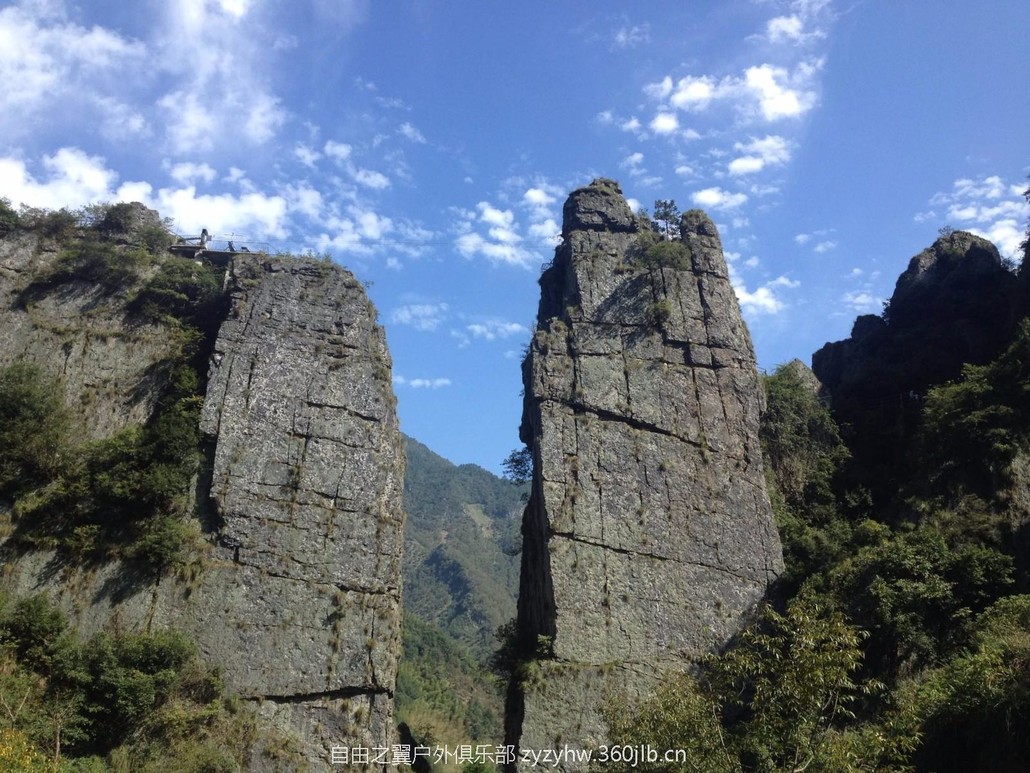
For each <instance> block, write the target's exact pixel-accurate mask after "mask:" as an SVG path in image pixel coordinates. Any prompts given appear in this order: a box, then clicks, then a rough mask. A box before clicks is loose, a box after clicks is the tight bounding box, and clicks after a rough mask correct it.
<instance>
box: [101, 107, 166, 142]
mask: <svg viewBox="0 0 1030 773" xmlns="http://www.w3.org/2000/svg"><path fill="white" fill-rule="evenodd" d="M96 105H97V107H98V109H99V110H100V131H101V133H102V134H103V135H104V136H105V137H106V138H107V139H109V140H112V141H114V142H121V141H125V140H138V139H139V138H141V137H148V136H150V134H151V133H152V131H153V129H152V128H151V125H150V122H149V121H148V120H147V118H146V116H145V115H143V113H141V112H140V111H139V110H137V109H135V108H134V107H132V106H131V105H128V104H126V103H124V102H122V101H120V100H119V99H116V98H114V97H97V98H96Z"/></svg>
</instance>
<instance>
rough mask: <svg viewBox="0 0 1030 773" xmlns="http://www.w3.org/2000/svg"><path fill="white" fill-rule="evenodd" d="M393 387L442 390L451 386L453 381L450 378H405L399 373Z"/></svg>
mask: <svg viewBox="0 0 1030 773" xmlns="http://www.w3.org/2000/svg"><path fill="white" fill-rule="evenodd" d="M393 385H394V386H395V387H408V388H409V389H442V388H443V387H449V386H451V380H450V379H449V378H405V377H404V376H402V375H400V374H399V373H395V374H394V376H393Z"/></svg>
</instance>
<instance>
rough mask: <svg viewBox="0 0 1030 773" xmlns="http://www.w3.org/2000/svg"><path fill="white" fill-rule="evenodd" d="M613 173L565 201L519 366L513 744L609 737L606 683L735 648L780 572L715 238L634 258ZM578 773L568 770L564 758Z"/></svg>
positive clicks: (698, 219)
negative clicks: (527, 494)
mask: <svg viewBox="0 0 1030 773" xmlns="http://www.w3.org/2000/svg"><path fill="white" fill-rule="evenodd" d="M637 227H638V226H637V224H636V221H635V219H634V218H633V216H632V213H631V212H630V210H629V207H628V205H627V204H626V202H625V200H624V199H623V197H622V194H621V191H620V190H619V187H618V185H617V184H616V183H614V182H612V181H609V180H596V181H594V183H592V184H591V185H590V186H588V187H586V188H583V189H580V190H577V191H575V192H573V193H572V195H571V196H570V197H569V199H568V202H567V203H566V205H565V227H564V229H563V236H564V239H563V242H562V244H561V246H559V247H558V249H557V251H556V254H555V259H554V262H553V264H552V265H551V266H550V267H549V268H547V269H546V270H545V272H544V274H543V275H542V276H541V278H540V285H541V301H540V309H539V314H538V321H537V329H536V332H535V335H534V337H533V340H532V342H531V346H530V350H529V354H528V356H527V358H526V360H525V362H524V364H523V378H524V381H525V408H524V413H523V423H522V428H521V435H522V439H523V441H524V442H525V443H526V444H527V445H528V446H529V447H530V448H531V450H532V452H533V459H534V476H533V487H532V494H531V498H530V501H529V504H528V505H527V508H526V511H525V515H524V522H523V539H524V545H523V554H522V574H521V590H520V597H519V612H518V629H519V638H520V646H521V648H522V651H523V653H527V661H526V662H524V663H523V665H522V666H521V667H520V669H518V672H517V674H516V678H515V679H514V680H513V683H512V688H511V691H510V693H509V707H508V718H507V725H508V728H507V734H508V742H509V743H515V744H516V745H518V746H520V747H521V748H524V749H555V748H561V747H562V746H563V745H565V744H568V745H570V746H572V747H579V748H587V747H590V746H592V745H595V744H600V743H603V742H604V740H605V727H604V722H603V719H602V717H601V715H600V708H601V705H602V702H603V701H604V699H605V696H606V695H609V694H616V695H618V694H623V693H624V694H625V695H627V696H628V697H630V698H632V697H636V696H639V695H643V694H646V693H647V692H648V691H649V690H650V689H651V688H652V687H653V685H654V684H655V682H656V680H657V679H659V678H660V677H661V675H662V674H663V673H665V672H668V671H670V670H677V669H684V668H688V667H689V666H690V664H691V662H692V660H694V659H696V658H698V657H699V656H701V655H703V654H705V653H708V652H711V651H713V650H715V649H717V648H719V647H721V646H723V645H725V644H726V643H727V641H728V640H729V639H730V638H731V637H732V636H733V635H734V634H735V633H737V632H738V631H739V630H740V628H741V626H742V625H743V624H744V622H745V621H746V619H747V618H748V615H749V613H750V612H751V610H752V609H753V607H754V606H755V604H756V603H757V602H758V601H759V600H761V599H762V597H763V596H764V594H765V593H766V590H767V588H768V587H769V584H770V583H771V582H772V581H773V580H774V579H775V578H776V577H777V575H778V573H779V572H780V571H781V569H782V553H781V549H780V543H779V537H778V535H777V532H776V527H775V525H774V522H773V516H772V510H771V507H770V505H769V499H768V495H767V493H766V488H765V480H764V477H763V472H762V459H761V452H760V449H759V441H758V420H759V412H760V409H761V400H762V398H761V395H762V392H761V388H760V386H759V383H758V375H757V371H756V368H755V359H754V353H753V350H752V346H751V341H750V337H749V335H748V332H747V329H746V327H745V325H744V322H743V320H742V318H741V315H740V310H739V307H738V305H737V301H736V298H735V296H734V293H733V288H732V287H731V286H730V282H729V277H728V274H727V269H726V264H725V260H724V258H723V254H722V247H721V244H720V241H719V236H718V232H717V231H716V228H715V226H714V224H713V223H712V222H711V220H709V219H708V217H707V216H706V215H704V213H701V212H698V211H691V212H688V213H686V214H685V215H684V216H683V219H682V223H681V233H682V234H683V241H682V247H684V248H685V250H683V251H681V252H680V253H679V254H680V255H681V256H685V257H681V258H680V259H679V261H678V262H677V261H672V263H673V264H674V265H669V266H660V265H655V264H654V261H651V263H650V264H649V266H650V267H644V266H643V265H641V263H642V261H641V260H640V259H639V255H638V252H639V250H640V247H639V240H638V235H637V233H636V230H637ZM568 769H575V767H574V766H569V768H568Z"/></svg>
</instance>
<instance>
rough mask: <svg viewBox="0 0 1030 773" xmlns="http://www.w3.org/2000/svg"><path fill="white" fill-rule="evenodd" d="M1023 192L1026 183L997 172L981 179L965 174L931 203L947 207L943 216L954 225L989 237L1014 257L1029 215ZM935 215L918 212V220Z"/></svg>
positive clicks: (1024, 236) (936, 195) (1023, 234)
mask: <svg viewBox="0 0 1030 773" xmlns="http://www.w3.org/2000/svg"><path fill="white" fill-rule="evenodd" d="M1022 192H1023V185H1021V184H1017V183H1009V182H1006V181H1005V180H1003V179H1002V178H1001V177H999V176H998V175H991V176H989V177H984V178H982V179H979V180H974V179H970V178H965V177H964V178H960V179H958V180H956V181H955V182H954V184H953V185H952V189H951V191H948V192H946V193H937V194H935V195H934V196H933V197H932V198H931V199H930V204H931V205H932V206H935V207H944V208H946V214H945V216H944V217H946V218H947V219H948V220H949V221H951V223H950V224H951V225H952V226H954V227H956V228H963V229H965V230H967V231H971V232H972V233H975V234H978V235H980V236H983V237H984V238H986V239H990V240H991V241H992V242H994V243H995V244H996V245H997V246H998V249H999V250H1000V251H1001V253H1002V254H1003V255H1006V256H1009V257H1012V256H1014V255H1016V254H1018V252H1019V248H1020V244H1021V243H1022V241H1023V239H1024V238H1026V234H1025V231H1024V230H1023V224H1025V223H1026V220H1027V217H1028V216H1030V206H1028V204H1027V202H1026V201H1025V199H1024V198H1023V195H1022ZM933 215H934V212H933V211H931V212H928V213H919V214H917V215H916V218H915V219H916V222H924V221H926V220H929V219H930V218H931V217H932V216H933Z"/></svg>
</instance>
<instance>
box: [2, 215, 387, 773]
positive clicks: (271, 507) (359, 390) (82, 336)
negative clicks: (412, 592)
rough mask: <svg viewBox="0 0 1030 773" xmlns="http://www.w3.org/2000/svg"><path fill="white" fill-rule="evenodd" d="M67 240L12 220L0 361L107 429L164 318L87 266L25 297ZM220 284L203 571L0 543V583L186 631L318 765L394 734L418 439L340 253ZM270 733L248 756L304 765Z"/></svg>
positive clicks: (149, 382) (83, 619)
mask: <svg viewBox="0 0 1030 773" xmlns="http://www.w3.org/2000/svg"><path fill="white" fill-rule="evenodd" d="M57 252H58V249H57V247H56V246H55V245H54V244H51V243H50V242H48V241H47V240H46V239H43V238H41V237H38V236H35V235H33V234H31V233H15V234H10V235H8V236H7V237H5V238H4V239H0V293H2V294H3V301H4V302H3V304H2V309H0V364H7V363H9V362H12V361H14V360H16V359H19V358H25V359H29V360H32V361H35V362H38V363H39V364H40V365H41V366H42V367H44V368H45V369H47V370H48V371H49V372H51V373H52V374H53V375H57V376H60V378H61V379H62V383H63V384H64V385H65V388H66V391H67V394H68V402H69V405H71V406H73V407H75V408H76V410H79V409H80V408H81V413H83V415H84V416H86V417H87V418H88V419H89V421H90V424H89V426H90V432H91V433H92V434H93V435H95V436H98V437H99V436H106V435H109V434H111V433H113V432H114V431H117V430H118V429H119V428H121V427H124V426H126V425H128V424H132V423H137V424H138V423H143V422H145V421H146V420H147V419H148V418H149V416H150V415H151V413H152V411H153V410H154V406H155V404H156V402H157V400H158V398H159V396H160V394H161V391H162V389H163V388H164V384H163V382H162V377H163V376H162V374H163V370H162V368H161V363H162V362H163V361H164V360H165V359H166V358H167V357H168V355H169V350H170V348H171V344H170V343H169V340H168V339H169V338H170V336H169V330H168V328H166V327H165V326H163V325H162V324H160V323H147V324H140V323H137V322H135V321H132V320H131V319H130V317H129V315H127V313H126V304H127V302H128V297H127V295H126V294H125V293H121V294H119V293H115V294H111V293H103V292H101V291H100V290H99V289H98V288H96V287H93V286H91V285H90V283H89V282H85V281H83V282H72V283H68V284H64V285H61V286H59V287H57V288H56V289H54V290H52V291H48V292H46V293H43V294H40V296H39V297H37V298H34V299H33V301H32V303H29V304H26V303H25V302H24V292H23V291H24V288H25V285H26V283H27V282H28V281H29V278H30V277H31V276H32V275H33V274H35V275H39V273H40V272H41V271H42V272H43V273H44V274H45V272H46V270H47V268H48V266H50V265H51V264H52V263H53V261H54V260H55V257H56V255H57ZM225 292H226V294H227V296H228V303H227V311H226V316H225V318H224V319H222V320H221V322H220V326H219V328H218V331H217V339H216V341H215V344H214V353H213V355H212V358H211V363H210V373H209V377H208V384H207V391H206V395H205V397H204V404H203V412H202V419H201V430H202V433H203V437H204V438H205V441H204V442H205V448H206V452H205V454H206V463H205V464H204V465H202V470H201V473H200V475H199V479H198V481H197V491H196V495H195V496H196V499H197V511H198V514H199V516H200V517H198V518H196V519H195V520H194V522H193V526H194V528H195V529H196V531H197V532H198V534H199V536H200V537H201V540H200V541H201V544H202V545H204V550H203V551H202V555H201V556H199V558H198V560H197V562H196V563H195V564H194V566H195V567H198V568H199V571H197V572H194V573H193V574H192V576H190V577H182V576H178V575H175V574H170V575H167V574H166V575H164V576H163V577H161V578H160V579H157V580H155V579H154V578H153V577H152V576H149V575H147V576H136V575H133V572H134V570H133V568H132V567H131V566H126V565H122V564H120V562H118V561H112V562H109V563H107V564H105V565H102V566H92V567H89V568H88V569H79V568H76V567H75V566H72V565H67V564H65V563H63V562H62V561H61V560H59V559H58V557H57V556H56V555H55V554H54V553H53V552H51V551H42V550H35V551H28V552H26V551H21V552H17V551H15V552H12V551H7V550H5V552H4V554H3V561H4V563H5V565H4V566H3V572H4V584H5V587H7V588H8V589H10V590H11V591H12V592H13V593H15V594H19V593H29V592H40V591H43V592H46V593H48V595H50V596H51V597H53V598H54V599H56V600H57V602H58V603H59V604H60V606H61V607H62V608H63V609H64V610H65V611H66V612H67V613H68V615H69V617H70V618H71V620H72V622H73V624H74V625H75V626H76V627H77V628H78V630H79V631H80V633H81V634H82V635H85V636H88V635H90V634H92V633H94V632H96V631H99V630H105V629H106V630H122V631H136V630H158V629H161V628H165V627H172V628H176V629H178V630H181V631H183V632H185V633H187V634H188V635H190V636H191V638H193V640H194V641H195V642H196V643H197V645H198V647H199V650H200V652H201V654H202V656H203V658H204V660H205V661H206V663H207V664H208V665H210V666H217V667H219V668H220V669H221V672H222V674H223V676H224V679H225V683H226V685H227V687H228V688H229V690H230V691H231V692H234V693H236V694H238V695H240V696H242V697H244V698H245V699H248V700H249V701H251V702H252V705H253V706H254V707H255V709H256V710H257V712H258V714H259V715H260V716H261V717H262V721H264V722H265V723H266V724H267V727H268V728H272V729H274V730H275V732H277V733H280V734H285V736H287V737H290V738H292V739H293V745H294V752H293V757H292V759H294V761H295V762H296V764H300V761H306V763H307V764H308V765H309V767H310V768H311V769H313V770H321V769H323V768H327V767H328V760H329V746H331V745H342V746H365V747H375V746H378V747H383V746H387V747H388V746H389V745H390V744H391V743H392V742H393V738H394V728H393V691H394V685H395V681H396V672H397V659H398V656H399V652H400V612H401V551H402V545H403V536H402V531H403V512H402V502H401V498H402V489H403V477H404V449H403V445H402V439H401V435H400V432H399V429H398V423H397V416H396V403H395V398H394V396H393V391H392V387H391V375H390V369H391V361H390V356H389V353H388V351H387V347H386V341H385V336H384V333H383V330H382V328H381V327H379V325H378V324H377V323H376V314H375V310H374V308H373V307H372V305H371V303H370V302H369V301H368V299H367V297H366V295H365V293H364V290H363V289H362V287H361V286H360V284H359V283H358V282H357V281H356V280H355V279H354V277H353V276H352V275H351V274H350V273H349V272H347V271H345V270H343V269H341V268H339V267H337V266H333V265H330V264H328V263H321V262H318V261H312V260H306V259H295V258H290V257H270V256H267V255H262V254H248V255H237V256H235V257H233V259H232V260H231V262H230V263H229V265H228V268H227V270H226V275H225ZM19 298H21V299H22V300H21V301H19V300H18V299H19ZM212 332H213V331H212ZM55 567H57V568H56V569H55ZM262 742H263V741H262V739H258V741H257V744H258V746H257V747H255V750H254V754H253V755H252V766H251V769H252V770H281V769H287V768H291V766H293V765H294V763H290V762H288V763H283V762H282V761H281V760H276V759H274V758H273V757H270V756H268V755H267V754H264V753H262V752H263V749H262V748H261V746H260V745H261V743H262ZM284 765H285V768H284ZM375 769H379V767H376V768H375Z"/></svg>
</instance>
